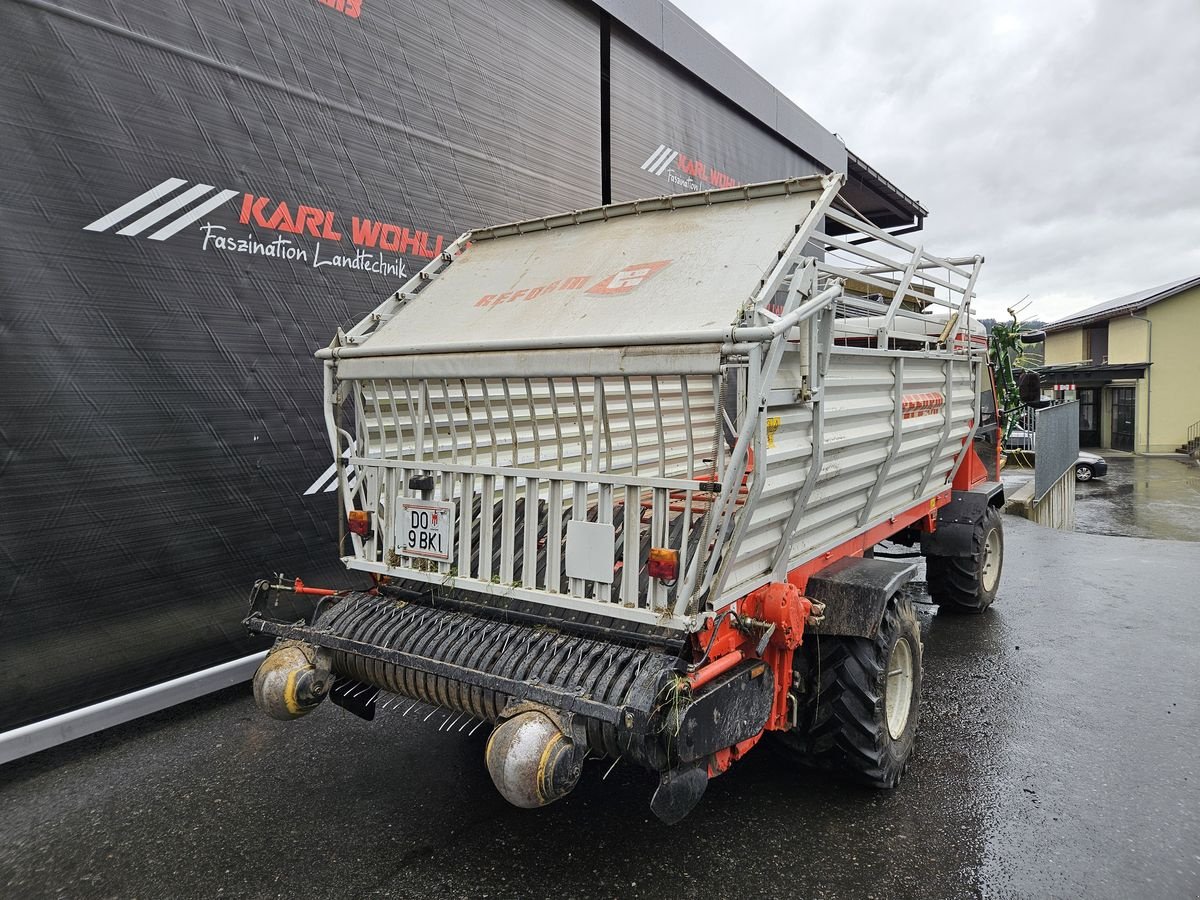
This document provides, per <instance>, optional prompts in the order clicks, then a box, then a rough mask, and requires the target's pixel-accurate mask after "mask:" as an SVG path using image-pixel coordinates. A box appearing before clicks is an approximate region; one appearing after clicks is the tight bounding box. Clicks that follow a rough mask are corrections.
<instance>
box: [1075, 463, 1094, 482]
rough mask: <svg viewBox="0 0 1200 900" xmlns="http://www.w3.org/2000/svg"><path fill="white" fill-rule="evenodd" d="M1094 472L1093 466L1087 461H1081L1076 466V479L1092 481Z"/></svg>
mask: <svg viewBox="0 0 1200 900" xmlns="http://www.w3.org/2000/svg"><path fill="white" fill-rule="evenodd" d="M1093 474H1094V473H1093V472H1092V467H1091V466H1089V465H1088V464H1087V463H1079V464H1078V465H1077V466H1075V480H1076V481H1091V480H1092V475H1093Z"/></svg>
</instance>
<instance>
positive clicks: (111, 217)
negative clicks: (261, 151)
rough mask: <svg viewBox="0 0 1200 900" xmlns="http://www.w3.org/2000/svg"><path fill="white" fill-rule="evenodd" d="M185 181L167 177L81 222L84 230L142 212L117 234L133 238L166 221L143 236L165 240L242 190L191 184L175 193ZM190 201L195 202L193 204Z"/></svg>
mask: <svg viewBox="0 0 1200 900" xmlns="http://www.w3.org/2000/svg"><path fill="white" fill-rule="evenodd" d="M187 183H188V182H186V181H184V180H183V179H182V178H168V179H167V180H166V181H164V182H162V183H161V184H158V185H155V186H154V187H152V188H150V190H148V191H146V192H145V193H144V194H139V195H138V196H136V197H134V198H133V199H132V200H130V201H129V202H128V203H126V204H124V205H122V206H118V207H117V208H116V209H114V210H113V211H112V212H110V213H108V214H107V215H103V216H101V217H100V218H99V219H97V220H96V221H95V222H92V223H91V224H90V225H84V226H83V230H84V231H108V230H109V229H110V228H112V227H113V226H115V225H118V224H120V223H121V222H124V221H126V220H127V219H129V218H130V217H132V216H135V215H137V214H138V213H141V215H138V216H137V218H135V219H133V221H132V222H129V224H127V225H125V226H124V227H123V228H121V229H119V230H118V231H117V232H116V233H117V234H120V235H124V236H125V237H136V236H138V235H140V234H141V233H142V232H144V231H146V229H148V228H153V227H154V226H156V225H159V224H160V223H162V222H163V221H164V220H166V222H165V224H162V225H161V227H159V228H157V229H156V230H155V231H152V232H151V233H150V234H148V235H146V237H148V238H149V239H150V240H152V241H165V240H166V239H167V238H169V237H171V236H172V235H174V234H177V233H179V232H180V231H182V230H183V229H184V228H186V227H187V226H189V225H191V224H192V223H193V222H195V221H196V220H197V219H199V218H201V217H202V216H205V215H207V214H208V213H210V212H212V211H213V210H214V209H216V208H217V207H218V206H220V205H221V204H222V203H227V202H228V201H229V200H232V199H233V198H234V197H236V196H237V195H238V194H239V193H241V192H240V191H225V190H219V189H217V188H214V187H213V186H212V185H211V184H196V185H192V186H191V187H189V188H188V189H187V190H186V191H183V192H181V193H176V192H177V191H178V190H179V189H180V188H181V187H183V186H184V185H186V184H187ZM214 190H216V191H217V193H216V194H212V195H211V196H210V192H211V191H214ZM201 198H204V199H203V200H202V199H201ZM198 201H199V202H198ZM192 204H197V205H195V206H193V205H192ZM181 210H182V212H181ZM176 214H178V215H176ZM172 217H173V218H172Z"/></svg>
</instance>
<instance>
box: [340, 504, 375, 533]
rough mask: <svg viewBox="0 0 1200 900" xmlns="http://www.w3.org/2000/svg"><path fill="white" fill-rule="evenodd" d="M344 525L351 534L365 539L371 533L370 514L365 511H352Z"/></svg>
mask: <svg viewBox="0 0 1200 900" xmlns="http://www.w3.org/2000/svg"><path fill="white" fill-rule="evenodd" d="M346 525H347V526H349V528H350V533H351V534H360V535H362V536H364V537H366V535H368V534H370V532H371V514H370V513H369V512H367V511H366V510H365V509H352V510H350V514H349V515H348V516H346Z"/></svg>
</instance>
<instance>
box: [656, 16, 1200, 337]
mask: <svg viewBox="0 0 1200 900" xmlns="http://www.w3.org/2000/svg"><path fill="white" fill-rule="evenodd" d="M674 2H675V3H676V5H677V6H679V7H680V8H681V9H682V10H683V11H684V12H685V13H687V14H688V15H689V16H691V17H692V18H693V19H695V20H696V21H697V22H698V23H699V24H700V25H702V26H703V27H704V28H705V29H707V30H708V31H709V32H710V33H711V34H713V35H714V36H715V37H716V38H717V39H718V40H720V41H722V42H723V43H724V44H725V45H726V46H728V47H729V48H730V49H731V50H732V51H733V52H734V53H736V54H737V55H738V56H740V57H741V58H742V59H744V60H745V61H746V62H748V63H749V64H750V65H751V66H753V67H754V68H755V69H756V70H757V71H758V72H759V73H760V74H762V75H763V76H764V77H765V78H766V79H767V80H768V81H770V82H771V83H772V84H774V85H775V86H776V87H777V88H779V89H780V90H781V91H783V92H784V93H785V94H787V95H788V96H789V97H791V98H792V100H794V101H795V102H796V104H797V105H798V106H800V107H801V108H802V109H804V110H805V111H806V112H808V113H809V114H810V115H811V116H813V117H814V118H815V119H816V120H817V121H818V122H820V123H821V124H822V125H824V126H825V127H826V128H828V129H829V130H830V131H834V132H837V133H838V134H839V135H841V137H842V138H843V140H845V142H846V145H847V146H848V147H850V148H851V149H852V150H853V151H854V152H855V153H857V154H858V155H859V156H860V157H862V158H863V159H864V160H865V161H867V162H868V163H870V164H871V165H872V166H874V167H875V168H876V169H877V170H878V171H879V172H881V173H882V174H883V175H884V176H885V177H887V178H889V179H890V180H891V181H892V182H894V183H895V184H896V185H897V186H898V187H899V188H900V189H901V190H903V191H905V192H906V193H907V194H908V195H909V196H911V197H913V198H915V199H917V200H919V201H920V202H921V203H923V204H924V205H925V207H926V208H927V209H928V210H929V218H928V219H927V220H926V228H925V232H924V234H925V235H926V237H925V239H924V242H925V244H926V245H927V246H928V247H929V248H930V249H931V250H933V251H935V252H940V253H945V254H948V255H960V254H961V255H966V254H968V253H976V252H978V253H982V254H983V255H984V256H985V257H986V258H987V262H986V264H985V265H984V268H983V274H982V276H981V280H980V284H979V294H980V303H979V305H978V306H977V309H978V311H979V312H980V314H982V315H985V316H994V315H1000V316H1002V315H1004V314H1005V313H1004V309H1005V308H1006V307H1007V306H1009V305H1011V304H1012V303H1014V302H1016V301H1018V300H1020V299H1021V298H1022V297H1023V296H1025V295H1026V294H1028V295H1029V296H1030V299H1031V300H1032V301H1033V303H1032V305H1031V306H1030V307H1029V308H1028V309H1027V310H1026V312H1025V313H1024V314H1023V316H1022V318H1033V317H1038V318H1043V319H1048V320H1053V319H1056V318H1060V317H1062V316H1064V315H1067V314H1068V313H1071V312H1074V311H1076V310H1079V309H1081V308H1083V307H1086V306H1090V305H1092V304H1094V303H1098V302H1100V301H1103V300H1108V299H1111V298H1113V297H1118V296H1120V295H1122V294H1126V293H1132V292H1134V291H1138V290H1141V289H1143V288H1147V287H1152V286H1155V285H1158V284H1162V283H1164V282H1169V281H1174V280H1177V279H1180V278H1186V277H1189V276H1193V275H1200V2H1198V0H1172V2H1167V0H1139V2H1116V0H1108V2H1083V0H1037V2H1033V0H1017V2H1003V3H1001V2H991V3H974V2H950V0H946V2H932V0H904V2H888V0H855V2H845V0H754V2H752V3H730V2H729V0H674Z"/></svg>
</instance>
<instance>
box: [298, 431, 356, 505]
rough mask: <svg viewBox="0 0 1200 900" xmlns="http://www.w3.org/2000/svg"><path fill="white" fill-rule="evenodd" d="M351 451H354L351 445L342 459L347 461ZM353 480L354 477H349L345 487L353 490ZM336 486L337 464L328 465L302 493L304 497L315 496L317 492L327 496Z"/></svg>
mask: <svg viewBox="0 0 1200 900" xmlns="http://www.w3.org/2000/svg"><path fill="white" fill-rule="evenodd" d="M353 450H354V445H353V444H351V445H350V446H349V447H347V448H346V452H345V453H343V454H342V459H349V458H350V456H351V454H352V451H353ZM354 480H355V479H354V475H350V477H349V478H348V479H347V481H346V483H347V485H348V486H349V487H350V489H351V490H353V489H354ZM337 486H338V477H337V463H333V464H332V465H330V467H329V468H328V469H326V470H325V471H324V472H322V473H321V474H320V475H318V476H317V480H316V481H314V482H313V483H312V484H311V485H309V487H308V490H307V491H305V492H304V496H305V497H307V496H309V495H310V494H316V493H318V492H323V493H326V494H328V493H329V492H330V491H336V490H337Z"/></svg>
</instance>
